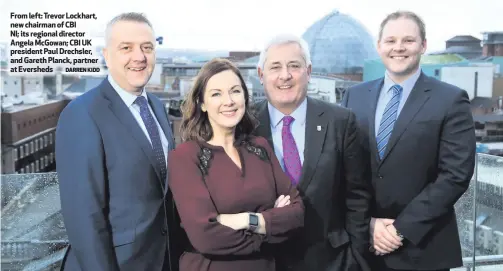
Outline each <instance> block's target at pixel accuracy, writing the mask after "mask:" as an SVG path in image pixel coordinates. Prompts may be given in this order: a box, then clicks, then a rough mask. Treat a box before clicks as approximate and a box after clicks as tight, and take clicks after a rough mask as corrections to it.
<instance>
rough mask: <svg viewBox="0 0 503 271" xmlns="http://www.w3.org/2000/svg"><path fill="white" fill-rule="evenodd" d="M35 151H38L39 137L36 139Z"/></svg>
mask: <svg viewBox="0 0 503 271" xmlns="http://www.w3.org/2000/svg"><path fill="white" fill-rule="evenodd" d="M35 151H38V139H35Z"/></svg>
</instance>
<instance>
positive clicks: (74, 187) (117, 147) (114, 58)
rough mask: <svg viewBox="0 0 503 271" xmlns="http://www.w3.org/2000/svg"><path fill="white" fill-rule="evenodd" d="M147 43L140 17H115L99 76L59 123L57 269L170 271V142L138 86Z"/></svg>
mask: <svg viewBox="0 0 503 271" xmlns="http://www.w3.org/2000/svg"><path fill="white" fill-rule="evenodd" d="M155 43H156V41H155V36H154V32H153V29H152V26H151V24H150V22H149V21H148V20H147V18H146V17H144V16H143V15H142V14H139V13H125V14H121V15H119V16H117V17H115V18H114V19H113V20H112V21H111V22H110V23H109V24H108V26H107V29H106V47H105V48H104V50H103V55H104V57H105V60H106V63H107V66H108V69H109V75H108V77H107V78H106V79H105V80H103V82H102V83H101V84H100V85H99V86H98V87H96V88H94V89H92V90H89V91H88V92H86V93H85V94H83V95H81V96H80V97H78V98H77V99H75V100H74V101H72V102H71V103H70V104H69V105H68V106H67V107H66V108H65V110H64V111H63V112H62V114H61V116H60V118H59V122H58V126H57V132H56V162H57V172H58V177H59V185H60V195H61V209H62V213H63V218H64V222H65V226H66V230H67V233H68V240H69V243H70V247H69V248H68V250H67V253H66V255H65V260H64V263H63V268H64V269H66V270H72V271H73V270H102V271H109V270H110V271H111V270H121V271H122V270H131V271H133V270H134V271H136V270H159V271H161V270H170V271H176V270H177V267H176V266H177V264H178V263H177V262H178V253H177V252H175V249H176V247H177V245H175V244H174V239H173V238H170V237H171V236H173V235H177V234H175V233H174V231H175V230H176V229H175V228H176V225H177V224H178V223H176V222H175V221H174V220H176V214H175V210H174V208H173V206H174V205H172V204H173V203H172V201H171V200H170V195H169V192H168V179H167V177H166V176H167V174H166V161H167V155H168V151H169V150H170V149H172V148H173V147H174V141H173V136H172V132H171V130H170V126H169V121H168V115H167V113H166V111H165V109H164V106H163V104H162V103H161V101H160V100H159V99H158V98H156V97H155V96H154V95H151V94H149V93H147V92H146V91H145V88H144V87H145V85H146V84H147V82H148V80H149V79H150V76H151V75H152V71H153V70H154V65H155ZM168 225H170V227H168ZM178 225H179V224H178Z"/></svg>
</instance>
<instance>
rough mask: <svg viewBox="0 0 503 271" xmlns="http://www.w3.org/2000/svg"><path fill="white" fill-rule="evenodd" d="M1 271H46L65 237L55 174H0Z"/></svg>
mask: <svg viewBox="0 0 503 271" xmlns="http://www.w3.org/2000/svg"><path fill="white" fill-rule="evenodd" d="M1 187H2V188H1V192H2V213H1V230H2V240H1V250H2V254H1V255H2V258H1V266H2V270H50V269H52V268H54V267H57V265H58V264H59V263H60V262H61V259H62V257H63V252H64V248H65V247H66V245H67V243H68V242H67V235H66V232H65V227H64V223H63V219H62V216H61V206H60V200H59V190H58V182H57V175H56V173H35V174H13V175H2V179H1Z"/></svg>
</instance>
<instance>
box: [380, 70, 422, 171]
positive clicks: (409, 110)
mask: <svg viewBox="0 0 503 271" xmlns="http://www.w3.org/2000/svg"><path fill="white" fill-rule="evenodd" d="M428 91H429V87H428V84H427V78H426V76H425V75H424V74H423V73H421V75H420V76H419V78H418V79H417V82H416V84H415V85H414V88H413V89H412V91H411V92H410V94H409V97H408V98H407V101H406V102H405V104H404V106H403V107H402V111H401V112H400V115H398V119H397V120H396V123H395V126H394V127H393V131H392V132H391V137H390V139H389V141H388V144H387V147H386V151H385V152H384V156H383V158H382V161H381V164H382V162H384V160H386V158H387V156H388V155H389V154H390V152H391V151H392V150H393V147H394V146H395V145H396V144H397V142H398V140H399V139H400V137H401V136H402V134H403V132H405V130H406V129H407V126H408V124H409V123H410V122H411V121H412V120H413V119H414V117H415V116H416V114H417V113H418V112H419V110H420V109H421V107H423V105H424V103H425V102H426V101H427V100H428V99H429V98H430V96H429V94H428ZM402 102H403V101H402Z"/></svg>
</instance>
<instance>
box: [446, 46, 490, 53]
mask: <svg viewBox="0 0 503 271" xmlns="http://www.w3.org/2000/svg"><path fill="white" fill-rule="evenodd" d="M444 52H446V53H451V54H460V53H475V54H480V55H482V47H477V48H474V47H470V46H459V45H455V46H449V48H447V49H445V51H444Z"/></svg>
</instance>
